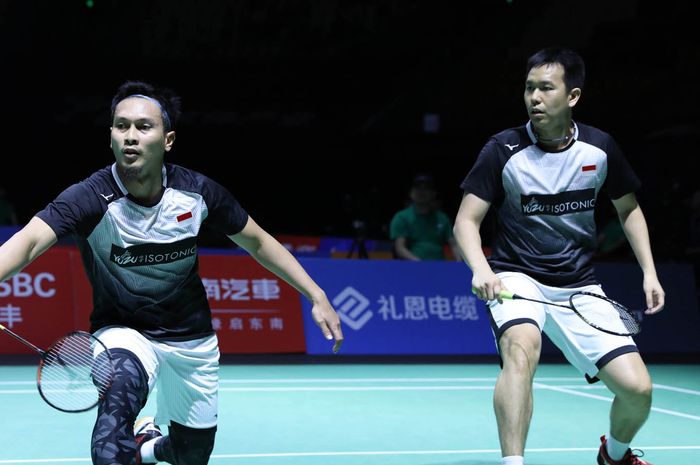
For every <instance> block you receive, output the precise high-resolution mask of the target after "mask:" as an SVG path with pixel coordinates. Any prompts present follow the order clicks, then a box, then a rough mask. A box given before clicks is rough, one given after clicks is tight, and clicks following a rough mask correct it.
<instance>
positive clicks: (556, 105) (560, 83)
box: [525, 63, 581, 130]
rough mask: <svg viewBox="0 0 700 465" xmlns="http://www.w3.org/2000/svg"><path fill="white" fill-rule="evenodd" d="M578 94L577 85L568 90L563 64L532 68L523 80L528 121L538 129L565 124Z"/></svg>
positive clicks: (579, 91)
mask: <svg viewBox="0 0 700 465" xmlns="http://www.w3.org/2000/svg"><path fill="white" fill-rule="evenodd" d="M580 94H581V90H580V89H579V88H575V89H572V90H571V91H569V92H567V90H566V85H565V84H564V67H563V66H562V65H560V64H558V63H554V64H547V65H543V66H539V67H537V68H532V69H531V70H530V72H529V73H528V74H527V79H526V80H525V107H526V108H527V114H528V115H529V116H530V121H532V124H533V125H534V126H535V128H536V129H540V130H542V129H551V128H554V127H558V126H561V125H563V124H564V125H565V124H568V121H569V119H570V118H571V108H573V107H574V105H576V102H577V101H578V98H579V96H580Z"/></svg>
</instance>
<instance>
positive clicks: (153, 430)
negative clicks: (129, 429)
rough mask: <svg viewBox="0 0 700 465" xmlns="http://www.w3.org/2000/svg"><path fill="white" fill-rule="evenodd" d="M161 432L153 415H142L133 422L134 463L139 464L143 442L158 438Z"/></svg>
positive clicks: (161, 434)
mask: <svg viewBox="0 0 700 465" xmlns="http://www.w3.org/2000/svg"><path fill="white" fill-rule="evenodd" d="M161 436H163V433H162V432H161V431H160V428H158V425H156V424H155V422H154V418H153V417H143V418H141V419H138V420H136V422H135V423H134V439H135V440H136V464H137V465H141V464H142V463H143V462H141V446H142V445H143V443H144V442H146V441H150V440H151V439H155V438H159V437H161Z"/></svg>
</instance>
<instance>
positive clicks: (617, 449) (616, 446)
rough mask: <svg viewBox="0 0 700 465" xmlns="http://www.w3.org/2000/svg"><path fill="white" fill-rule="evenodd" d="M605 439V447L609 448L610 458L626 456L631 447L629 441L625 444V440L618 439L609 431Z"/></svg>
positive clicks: (615, 458) (617, 458) (618, 458)
mask: <svg viewBox="0 0 700 465" xmlns="http://www.w3.org/2000/svg"><path fill="white" fill-rule="evenodd" d="M605 441H606V443H605V449H607V451H608V455H609V456H610V458H611V459H613V460H615V461H617V460H620V459H621V458H622V457H624V456H625V454H626V453H627V449H629V448H630V445H629V443H627V444H625V443H623V442H620V441H618V440H617V439H615V438H614V437H613V436H612V434H610V433H608V435H607V436H605Z"/></svg>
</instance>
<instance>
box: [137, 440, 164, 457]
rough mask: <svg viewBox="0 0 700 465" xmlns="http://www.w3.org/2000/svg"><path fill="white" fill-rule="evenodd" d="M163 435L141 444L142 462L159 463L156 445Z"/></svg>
mask: <svg viewBox="0 0 700 465" xmlns="http://www.w3.org/2000/svg"><path fill="white" fill-rule="evenodd" d="M159 439H161V437H157V438H153V439H151V440H150V441H146V442H144V443H143V444H141V463H158V460H157V459H156V452H155V446H156V442H157V441H158V440H159Z"/></svg>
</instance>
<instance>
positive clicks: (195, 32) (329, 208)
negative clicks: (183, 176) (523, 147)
mask: <svg viewBox="0 0 700 465" xmlns="http://www.w3.org/2000/svg"><path fill="white" fill-rule="evenodd" d="M691 4H692V2H680V1H679V2H674V1H664V2H658V1H657V2H644V1H636V0H621V1H585V2H583V1H581V2H570V1H562V0H549V1H547V0H532V1H526V0H512V1H506V0H502V1H500V0H489V1H487V0H478V1H476V0H470V1H460V2H442V1H420V0H405V1H396V0H394V1H391V0H373V1H357V2H351V1H347V2H345V1H337V0H317V1H313V0H295V1H284V0H248V1H229V2H223V1H207V2H194V1H191V2H184V1H177V0H153V1H148V0H140V1H133V0H94V4H93V6H92V7H89V6H88V4H87V3H86V2H85V1H84V0H60V1H57V0H54V1H40V0H37V1H23V0H22V1H7V0H4V1H3V0H0V44H2V45H1V46H0V60H1V61H0V67H1V68H0V70H1V71H0V79H1V81H0V83H1V84H2V89H3V91H2V96H1V97H0V102H2V110H1V111H0V118H1V119H0V124H1V127H2V138H1V142H0V156H1V157H2V164H1V165H0V166H2V168H1V169H0V186H3V187H4V188H5V189H6V190H7V193H8V196H9V197H10V199H11V200H12V202H13V203H14V204H15V207H16V209H17V212H18V215H19V219H20V222H21V223H24V222H26V221H28V220H29V218H31V216H32V215H33V214H34V213H35V212H36V211H37V210H39V209H41V208H43V207H44V205H45V204H46V203H47V202H48V201H50V200H52V199H53V198H54V197H55V196H56V195H57V194H58V193H59V192H60V191H61V190H63V189H64V188H65V187H67V186H68V185H70V184H72V183H74V182H77V181H79V180H81V179H83V178H85V177H87V176H88V175H89V174H91V173H92V172H93V171H94V170H96V169H98V168H101V167H103V166H106V165H107V164H110V163H111V160H112V154H111V151H110V150H109V147H108V144H109V129H108V128H109V123H110V121H109V102H110V100H111V97H112V95H113V93H114V92H115V90H116V88H117V87H118V85H119V84H120V83H121V82H123V81H124V80H127V79H143V80H147V81H151V82H153V83H156V84H160V85H166V86H169V87H171V88H173V89H175V90H176V91H178V92H179V93H180V94H181V96H182V97H183V107H184V114H183V118H182V120H181V123H180V125H179V127H178V128H177V134H178V137H177V142H176V144H175V150H174V151H173V152H172V153H171V154H170V155H169V156H168V157H169V159H170V161H172V162H174V163H178V164H182V165H185V166H187V167H190V168H193V169H196V170H199V171H202V172H204V173H205V174H207V175H209V176H210V177H212V178H214V179H215V180H217V181H219V182H221V183H222V184H224V185H226V186H227V187H228V188H229V189H230V190H231V191H232V192H233V193H234V195H236V197H237V198H238V199H239V200H240V201H241V203H242V204H243V206H244V207H245V208H246V209H248V210H249V211H250V212H251V214H252V216H253V217H254V218H256V220H257V221H258V222H259V223H261V225H262V226H263V227H265V228H266V229H268V230H269V231H270V232H273V233H288V234H313V235H341V236H342V235H350V234H353V229H352V226H351V224H352V221H353V220H356V219H361V220H363V221H365V222H366V223H367V224H368V227H369V234H370V236H371V237H375V238H379V239H381V238H386V237H387V232H386V227H387V224H388V222H389V220H390V218H391V215H392V214H393V213H394V212H395V211H396V210H398V209H401V208H403V205H404V201H405V199H406V193H407V189H408V187H409V184H410V180H411V178H412V177H413V176H414V174H416V173H417V172H430V173H432V174H433V175H434V176H435V177H436V179H437V180H438V183H439V187H440V194H441V198H442V201H443V208H444V209H445V210H446V211H447V213H448V214H449V215H450V216H451V217H454V215H455V214H456V212H457V207H458V205H459V201H460V199H461V191H460V189H459V183H460V182H461V180H462V179H463V178H464V176H465V175H466V173H467V172H468V170H469V168H470V167H471V166H472V164H473V162H474V160H475V158H476V155H477V154H478V151H479V149H480V148H481V146H482V145H483V144H484V142H485V141H486V140H487V138H488V137H489V136H490V135H491V134H494V133H496V132H498V131H500V130H502V129H504V128H507V127H512V126H517V125H520V124H523V123H524V122H525V121H526V113H525V110H524V103H523V99H522V91H523V78H524V64H525V61H526V59H527V57H528V56H529V55H531V54H532V53H534V52H535V51H537V50H538V49H540V48H542V47H544V46H548V45H566V46H570V47H572V48H574V49H576V50H577V51H579V52H580V53H581V55H582V56H583V57H584V59H585V60H586V63H587V67H588V69H587V71H588V77H587V85H586V87H585V88H584V93H583V98H582V100H581V101H580V102H579V105H578V106H577V107H576V109H575V112H574V117H575V119H576V120H578V121H581V122H584V123H588V124H592V125H594V126H597V127H599V128H601V129H603V130H605V131H607V132H610V133H611V134H612V135H613V136H614V137H615V138H616V139H617V140H618V142H619V143H620V145H621V146H622V148H623V150H624V151H625V153H626V155H627V157H628V158H629V160H630V162H631V164H632V166H633V167H634V169H635V170H636V171H637V173H638V175H639V176H640V177H641V178H642V181H643V183H644V187H643V189H642V191H641V192H640V193H639V198H640V201H641V203H642V206H643V208H644V210H645V213H646V215H647V218H648V220H649V223H650V230H651V233H652V240H653V245H654V250H655V254H656V255H657V257H658V258H660V259H668V260H684V259H685V257H686V255H685V254H686V250H687V246H688V245H689V244H690V243H691V239H690V218H691V215H690V213H689V209H690V199H691V195H692V193H693V192H694V191H695V190H697V189H698V188H700V185H699V183H698V182H697V180H696V176H697V175H696V168H697V166H698V163H697V161H696V159H697V157H698V155H699V154H700V129H699V126H700V125H699V121H700V117H698V114H697V103H698V91H697V87H698V77H699V76H698V70H699V69H700V66H699V63H700V52H699V51H698V45H697V42H698V40H697V39H698V37H697V36H698V34H697V29H698V27H697V17H696V16H695V15H694V14H691V12H690V6H689V5H691ZM425 114H437V115H439V117H440V127H439V131H438V132H435V133H429V132H425V131H424V126H423V118H424V115H425Z"/></svg>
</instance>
